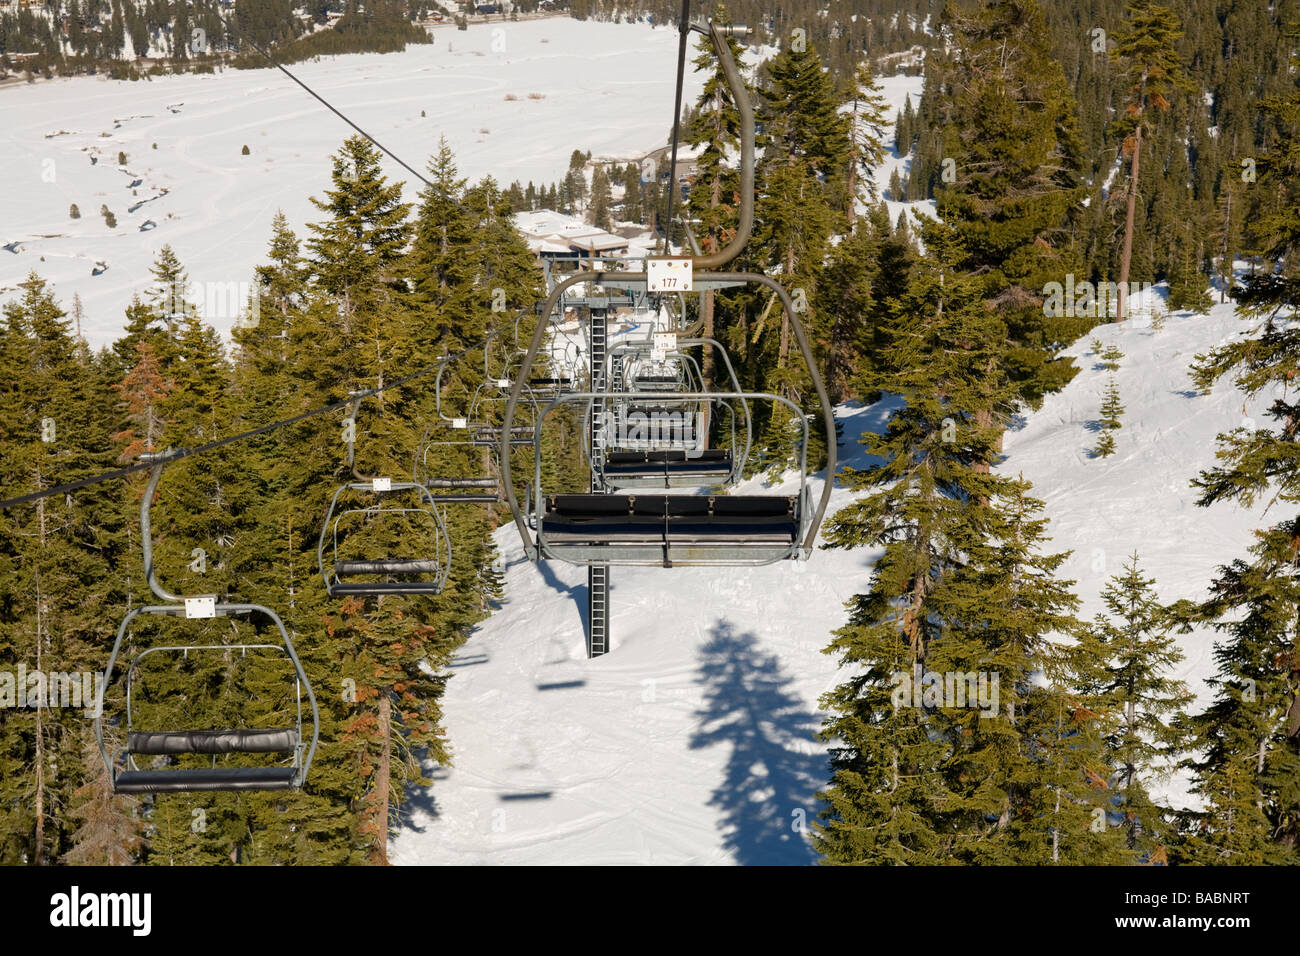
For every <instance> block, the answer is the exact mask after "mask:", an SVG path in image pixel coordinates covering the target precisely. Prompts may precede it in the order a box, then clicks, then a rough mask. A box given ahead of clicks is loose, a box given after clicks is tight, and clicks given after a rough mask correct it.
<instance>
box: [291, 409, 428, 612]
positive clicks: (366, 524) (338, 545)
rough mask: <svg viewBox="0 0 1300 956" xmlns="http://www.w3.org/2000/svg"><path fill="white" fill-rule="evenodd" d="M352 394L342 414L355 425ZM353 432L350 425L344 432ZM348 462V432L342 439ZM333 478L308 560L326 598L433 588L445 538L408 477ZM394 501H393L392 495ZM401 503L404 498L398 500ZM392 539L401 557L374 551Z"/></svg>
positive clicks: (422, 492)
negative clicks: (336, 482)
mask: <svg viewBox="0 0 1300 956" xmlns="http://www.w3.org/2000/svg"><path fill="white" fill-rule="evenodd" d="M358 402H359V399H358V400H356V401H354V402H353V406H352V417H351V419H350V421H351V422H352V423H353V425H355V417H356V411H357V407H358ZM348 434H349V437H353V435H352V431H351V430H350V431H349V432H348ZM347 445H348V465H349V466H350V467H351V466H353V463H354V457H355V439H354V438H353V440H352V441H349V442H348V443H347ZM353 476H354V477H356V478H357V479H358V480H357V481H353V482H349V483H347V484H344V485H341V486H340V487H339V488H337V489H336V490H335V492H334V497H333V498H331V499H330V504H329V509H328V510H327V511H326V514H325V521H324V524H323V525H322V526H321V533H320V541H319V542H318V544H317V548H316V559H317V563H318V564H319V566H320V572H321V578H322V580H323V581H324V582H325V590H326V591H327V592H328V593H329V595H330V597H343V596H347V595H355V596H360V597H366V596H378V595H385V594H425V595H429V594H441V593H442V590H443V588H444V587H445V586H446V583H447V575H448V573H449V571H450V566H451V539H450V537H449V535H448V533H447V523H446V521H445V520H444V518H443V514H442V511H441V510H440V509H439V507H438V505H437V503H436V502H435V501H434V500H433V499H432V496H431V495H430V494H429V491H428V489H426V488H425V487H424V486H423V485H422V484H420V483H419V482H415V481H394V480H393V479H391V478H386V477H366V476H363V475H360V474H358V473H357V471H356V469H355V467H354V468H353ZM395 498H396V499H397V502H394V499H395ZM403 502H404V503H403ZM399 542H400V546H401V547H402V548H403V549H404V550H407V549H409V550H407V553H406V554H404V555H402V556H396V557H395V556H393V554H392V553H391V552H390V553H375V552H376V549H378V548H379V547H380V546H381V545H387V546H388V547H390V548H396V547H398V543H399Z"/></svg>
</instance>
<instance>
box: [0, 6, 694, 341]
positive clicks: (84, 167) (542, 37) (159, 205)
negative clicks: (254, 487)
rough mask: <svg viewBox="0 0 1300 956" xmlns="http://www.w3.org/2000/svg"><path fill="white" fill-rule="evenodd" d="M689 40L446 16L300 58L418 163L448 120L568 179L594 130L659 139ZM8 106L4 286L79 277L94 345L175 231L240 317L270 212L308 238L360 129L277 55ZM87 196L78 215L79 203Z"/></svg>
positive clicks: (505, 161) (497, 167) (91, 83)
mask: <svg viewBox="0 0 1300 956" xmlns="http://www.w3.org/2000/svg"><path fill="white" fill-rule="evenodd" d="M676 56H677V34H676V33H675V32H672V31H669V30H663V29H658V30H655V29H650V28H649V27H648V26H645V25H644V24H638V25H625V24H611V23H595V22H577V21H573V20H568V19H550V20H534V21H528V22H520V23H501V24H492V25H488V24H484V25H476V26H471V27H470V29H469V30H468V31H457V30H440V31H436V36H435V41H434V43H433V45H432V46H419V47H412V48H410V49H408V50H406V51H405V52H403V53H393V54H387V55H379V54H367V55H351V56H344V57H334V58H325V59H322V60H320V61H319V62H313V63H300V64H296V65H294V66H292V67H290V69H291V70H292V71H293V72H294V73H295V74H296V75H298V76H299V77H300V78H301V79H302V80H303V81H304V82H305V83H307V84H308V85H309V86H311V87H312V88H313V89H315V90H317V91H318V92H319V93H320V94H321V95H322V96H323V97H325V98H326V99H327V100H329V101H331V102H332V103H334V104H335V105H336V106H338V107H339V109H341V110H342V111H343V112H345V113H346V114H348V115H349V116H350V117H351V118H352V119H353V120H354V121H355V122H357V123H358V124H359V125H360V126H361V127H362V128H364V129H365V130H366V131H367V132H369V133H370V134H371V135H373V136H374V137H375V138H376V139H378V140H379V141H380V142H381V143H383V144H384V145H385V146H387V147H388V148H390V149H392V150H393V151H394V152H396V153H397V155H399V156H401V157H402V158H403V159H404V160H405V161H406V162H408V163H410V164H411V165H413V166H415V167H416V168H417V169H423V167H424V165H425V163H426V162H427V160H428V158H429V156H430V155H431V154H432V153H433V152H434V151H436V150H437V148H438V138H439V137H440V136H445V137H446V138H447V142H448V144H449V145H450V146H451V148H452V150H453V151H454V153H455V155H456V161H457V164H458V166H459V168H460V170H461V172H462V174H463V175H465V176H468V177H469V178H470V179H471V180H477V179H479V178H481V177H482V176H484V175H488V174H490V175H492V176H494V177H496V179H497V180H498V181H499V182H501V183H502V185H508V184H509V183H510V182H511V181H512V180H515V179H519V180H520V181H521V182H523V183H527V182H528V181H529V180H530V179H531V180H533V181H534V182H538V183H543V182H545V183H550V182H552V181H555V180H557V179H559V178H561V177H562V176H563V175H564V172H565V171H566V170H567V168H568V164H569V156H570V154H571V153H572V152H573V150H574V149H576V148H579V147H581V148H582V149H583V150H584V151H585V150H588V149H590V150H592V152H593V154H595V155H603V154H611V155H614V154H617V155H634V154H644V153H645V152H646V151H648V150H650V149H653V148H655V147H657V146H660V145H662V144H663V143H664V141H665V138H666V136H667V135H668V129H669V127H670V125H671V122H672V110H673V105H672V104H673V78H674V73H675V67H676ZM699 77H700V75H699V74H694V73H690V72H688V74H687V79H686V90H685V95H686V96H688V97H691V98H694V97H695V96H697V95H698V94H699V91H700V88H701V85H700V78H699ZM530 94H531V95H530ZM508 97H512V98H508ZM0 104H3V108H4V116H5V123H4V125H3V128H0V181H3V182H4V183H6V188H5V190H4V191H3V193H0V302H4V301H7V300H8V299H10V298H12V296H13V292H14V288H15V287H16V285H17V283H18V282H21V281H22V280H23V279H24V278H26V276H27V274H28V273H29V272H31V271H33V270H35V271H37V272H39V273H40V274H41V275H42V276H43V277H44V278H46V279H47V280H49V281H52V282H53V283H54V284H55V288H56V292H57V294H58V295H59V298H60V301H61V302H62V303H63V305H64V307H65V308H70V305H71V301H72V296H73V293H77V294H79V295H80V297H81V300H82V302H83V304H84V306H85V309H86V318H85V320H84V323H83V331H84V333H85V335H86V337H87V339H88V340H89V341H90V342H91V344H92V345H94V346H99V345H104V344H107V343H109V342H111V341H112V340H113V339H114V338H115V337H116V336H117V335H118V334H119V332H120V330H121V327H122V322H123V310H124V309H125V308H126V306H127V305H128V304H129V303H130V301H131V296H132V294H140V295H144V294H145V293H146V292H147V291H148V289H149V285H150V281H151V278H150V275H149V271H148V270H149V265H150V264H151V263H152V262H153V261H154V258H155V255H156V252H157V250H158V248H160V247H161V246H162V245H163V244H164V243H170V244H171V245H172V247H173V248H174V249H175V250H176V252H177V254H178V255H179V256H180V258H181V261H182V262H184V263H185V265H186V266H187V268H188V270H189V274H190V278H191V279H192V280H193V281H194V282H195V284H196V289H195V291H196V296H195V298H196V299H197V300H198V301H199V302H200V304H201V306H202V310H203V313H204V318H205V319H206V320H207V321H208V322H210V323H211V324H212V325H214V326H215V327H216V328H217V329H218V330H219V331H221V332H222V333H225V332H227V331H228V330H229V329H230V327H231V326H232V324H233V323H234V322H235V321H236V320H237V319H238V318H239V312H240V309H241V308H242V305H243V294H242V292H243V291H245V290H246V287H245V290H240V294H238V295H232V294H230V289H231V288H232V286H231V284H236V285H235V288H238V286H237V284H238V283H248V282H250V281H251V280H252V273H253V268H254V266H255V265H257V264H258V263H259V262H261V261H262V260H263V258H264V256H265V252H266V245H267V242H268V239H269V237H270V222H271V217H272V216H273V215H274V214H275V211H276V210H277V209H283V210H284V212H285V214H286V215H287V216H288V219H289V222H290V224H291V225H292V226H293V228H294V229H295V231H297V232H298V234H299V236H300V237H301V236H302V235H303V232H304V229H303V227H304V225H305V224H306V223H307V222H310V221H314V220H317V219H319V218H320V213H319V212H318V211H317V210H316V209H315V208H314V207H313V206H312V205H311V203H310V199H309V197H311V196H313V195H314V196H318V197H319V196H323V195H324V190H325V188H326V187H327V186H328V185H329V162H328V159H327V157H328V155H329V154H330V153H332V152H334V151H336V150H337V149H338V147H339V145H340V144H341V143H342V141H343V140H344V139H345V138H346V137H347V136H348V135H350V134H351V133H352V130H351V129H350V128H349V127H347V126H346V125H345V124H344V123H343V121H342V120H340V119H338V118H337V117H334V116H331V115H330V114H329V113H328V112H327V111H326V110H325V109H324V107H322V106H321V105H320V104H319V103H318V102H316V101H315V100H314V99H312V98H311V97H310V96H309V95H308V94H307V93H306V92H304V91H303V90H302V89H300V88H299V87H298V86H296V85H295V84H294V83H293V82H292V81H291V80H289V79H288V78H287V77H285V76H284V75H283V74H281V73H279V72H278V71H274V70H230V71H226V72H224V73H220V74H216V75H211V76H201V75H182V76H172V77H164V78H158V79H154V80H152V81H139V82H135V83H131V82H128V81H111V80H106V79H103V78H95V77H77V78H71V79H64V80H55V81H51V82H45V83H37V84H33V85H30V86H17V87H9V88H6V89H4V90H0ZM422 110H423V111H424V112H425V114H426V115H425V116H424V117H422V116H421V115H420V113H421V111H422ZM155 143H156V144H157V147H158V148H157V150H154V149H153V148H152V147H153V145H154V144H155ZM244 145H247V146H248V147H249V150H250V155H248V156H243V155H241V148H242V147H243V146H244ZM119 151H121V152H125V153H126V154H127V162H126V165H125V166H124V167H121V168H119V167H118V164H117V159H118V153H119ZM92 159H93V160H94V162H93V164H92ZM384 168H385V171H386V172H387V173H388V175H389V177H390V178H391V179H394V180H405V181H406V182H407V188H406V199H407V200H408V201H415V200H416V196H417V192H418V190H417V188H416V187H417V186H418V183H415V182H414V181H413V179H412V177H411V176H410V174H409V173H407V172H406V171H405V170H403V169H402V168H401V167H400V166H398V165H397V164H396V163H394V162H392V161H391V160H388V159H385V160H384ZM72 203H76V204H77V206H78V207H79V209H80V211H81V218H80V219H77V220H73V219H71V218H69V205H70V204H72ZM102 205H107V206H108V208H109V209H110V210H111V211H112V212H113V213H114V215H115V216H116V218H117V227H116V228H115V229H109V228H108V227H107V226H106V225H105V220H104V219H103V218H102V217H101V216H100V214H99V210H100V207H101V206H102ZM96 263H102V264H103V266H106V268H102V267H98V266H97V265H96ZM94 271H98V272H99V273H100V274H98V275H92V272H94Z"/></svg>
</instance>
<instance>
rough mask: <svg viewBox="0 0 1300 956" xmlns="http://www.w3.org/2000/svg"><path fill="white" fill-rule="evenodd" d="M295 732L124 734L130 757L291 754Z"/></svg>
mask: <svg viewBox="0 0 1300 956" xmlns="http://www.w3.org/2000/svg"><path fill="white" fill-rule="evenodd" d="M297 746H298V731H297V730H295V729H293V728H289V729H287V730H148V731H141V730H136V731H132V732H131V733H129V734H127V738H126V749H127V750H128V751H130V752H131V753H134V754H229V753H247V754H261V753H292V752H293V750H294V749H295V748H296V747H297Z"/></svg>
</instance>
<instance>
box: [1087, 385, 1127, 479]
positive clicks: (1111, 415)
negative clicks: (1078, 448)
mask: <svg viewBox="0 0 1300 956" xmlns="http://www.w3.org/2000/svg"><path fill="white" fill-rule="evenodd" d="M1123 414H1124V406H1123V404H1122V403H1121V402H1120V397H1119V386H1118V385H1117V384H1116V383H1115V376H1113V375H1112V376H1111V377H1110V381H1109V382H1107V383H1106V394H1105V397H1104V398H1103V400H1102V403H1101V419H1100V420H1099V421H1098V422H1097V426H1098V428H1100V429H1101V434H1100V435H1099V436H1098V438H1097V447H1096V449H1094V451H1093V454H1094V455H1096V456H1097V457H1098V458H1108V457H1109V456H1111V455H1113V454H1114V453H1115V432H1117V431H1119V428H1120V416H1121V415H1123Z"/></svg>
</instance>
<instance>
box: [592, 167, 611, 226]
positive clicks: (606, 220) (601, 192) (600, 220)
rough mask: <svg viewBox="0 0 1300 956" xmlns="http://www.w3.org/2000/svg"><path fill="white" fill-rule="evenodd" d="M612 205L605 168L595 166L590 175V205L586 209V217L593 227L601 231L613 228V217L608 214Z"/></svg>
mask: <svg viewBox="0 0 1300 956" xmlns="http://www.w3.org/2000/svg"><path fill="white" fill-rule="evenodd" d="M612 203H613V200H612V199H611V198H610V192H609V177H608V176H607V175H606V174H605V167H603V166H597V167H596V168H595V170H593V171H592V174H591V205H590V207H589V208H588V209H587V216H588V218H589V219H590V220H591V222H592V224H593V225H596V226H599V227H600V228H601V229H613V228H614V217H613V215H611V212H610V207H611V205H612Z"/></svg>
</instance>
